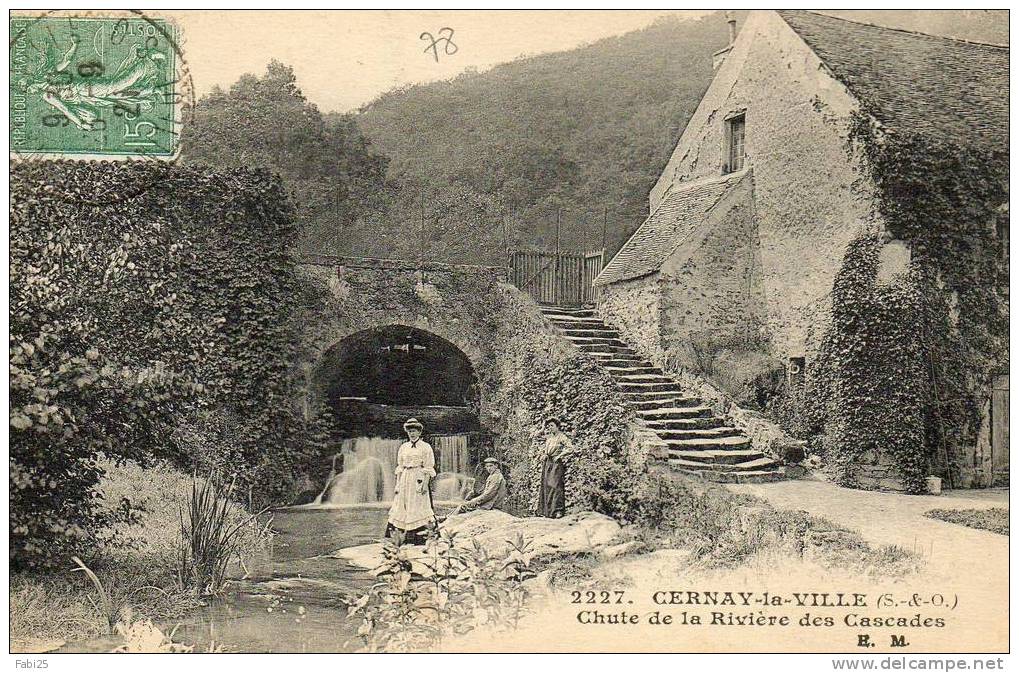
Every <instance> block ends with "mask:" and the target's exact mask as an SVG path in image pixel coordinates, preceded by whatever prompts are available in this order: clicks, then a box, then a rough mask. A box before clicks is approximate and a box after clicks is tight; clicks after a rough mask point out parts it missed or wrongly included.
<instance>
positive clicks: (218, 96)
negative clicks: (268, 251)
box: [183, 60, 387, 252]
mask: <svg viewBox="0 0 1019 673" xmlns="http://www.w3.org/2000/svg"><path fill="white" fill-rule="evenodd" d="M183 158H184V160H185V161H186V162H188V163H196V164H204V165H207V166H212V167H214V168H215V169H217V170H222V169H225V168H239V167H252V168H265V169H268V170H270V171H273V172H275V173H278V174H279V175H280V176H281V178H282V180H283V184H284V185H285V187H286V189H287V192H288V194H289V195H290V196H291V198H292V199H293V200H294V202H295V203H296V204H297V213H296V216H297V223H298V226H299V228H300V230H301V232H302V238H303V241H304V242H305V244H304V247H305V249H308V250H311V251H315V252H321V251H322V250H323V249H325V250H329V249H333V248H334V247H335V243H336V239H338V240H340V241H342V239H343V237H344V235H345V234H347V233H348V232H347V229H349V228H350V227H351V226H353V225H354V223H355V222H357V220H358V219H359V218H360V217H361V216H362V215H363V214H364V213H365V212H366V211H367V210H368V209H369V208H370V207H372V205H373V204H374V203H375V201H376V199H377V197H378V196H379V195H380V194H381V193H383V192H384V191H385V188H386V186H385V173H386V164H387V160H386V159H385V158H384V157H382V156H381V155H379V154H375V153H373V152H372V151H371V148H370V143H369V142H368V140H367V139H366V138H365V137H364V135H363V134H362V133H361V131H360V129H359V128H358V125H357V122H356V121H355V120H354V118H352V117H350V116H336V117H332V118H330V119H328V120H326V119H323V117H322V114H321V113H320V112H319V110H318V108H317V107H316V106H315V105H314V104H312V103H309V102H308V100H307V99H306V98H305V97H304V94H302V93H301V90H300V89H299V88H298V87H297V80H296V77H295V76H294V71H293V69H292V68H291V67H289V66H286V65H283V64H282V63H280V62H278V61H275V60H273V61H271V62H270V63H269V65H268V67H267V68H266V72H265V75H263V76H262V77H255V76H254V75H244V76H242V77H241V78H240V79H239V80H238V81H237V82H235V83H234V84H233V85H232V86H231V87H230V90H229V91H225V92H224V91H222V90H221V89H219V88H218V87H217V88H215V89H213V91H212V92H211V93H209V94H207V95H206V96H203V97H202V99H201V100H199V101H198V104H197V106H196V108H195V115H194V122H193V126H192V128H190V129H188V142H187V144H186V145H185V150H184V153H183Z"/></svg>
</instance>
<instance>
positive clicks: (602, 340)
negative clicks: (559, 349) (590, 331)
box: [566, 335, 630, 350]
mask: <svg viewBox="0 0 1019 673" xmlns="http://www.w3.org/2000/svg"><path fill="white" fill-rule="evenodd" d="M566 338H567V339H569V340H570V342H571V343H574V344H576V345H577V346H593V345H602V344H604V345H606V346H619V347H622V348H625V349H627V350H630V346H629V345H628V344H627V343H626V342H625V341H623V340H622V339H619V338H618V337H596V336H595V337H590V336H569V335H567V336H566Z"/></svg>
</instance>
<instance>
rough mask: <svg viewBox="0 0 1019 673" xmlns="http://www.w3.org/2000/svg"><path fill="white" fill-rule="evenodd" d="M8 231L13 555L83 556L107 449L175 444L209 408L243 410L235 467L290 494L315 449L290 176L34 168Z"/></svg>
mask: <svg viewBox="0 0 1019 673" xmlns="http://www.w3.org/2000/svg"><path fill="white" fill-rule="evenodd" d="M124 194H130V195H132V196H131V198H123V195H124ZM10 229H11V231H10V239H11V250H10V267H11V268H10V281H11V296H10V319H11V335H10V365H9V366H10V398H11V408H10V430H11V432H10V444H11V463H10V486H11V500H10V505H11V518H10V531H11V545H10V559H11V563H12V564H13V565H14V566H15V567H23V566H26V565H36V564H46V563H50V562H54V563H65V562H66V561H67V560H68V558H69V555H70V554H71V553H74V552H83V551H86V550H87V549H88V547H89V546H90V545H92V544H94V543H95V542H96V536H97V534H98V531H99V530H101V529H102V528H103V527H104V526H105V525H107V524H109V523H110V521H109V520H107V519H104V517H103V513H102V512H100V511H99V510H98V509H97V508H96V507H95V496H96V485H97V483H98V481H99V478H100V476H101V474H102V468H101V467H100V466H99V456H100V455H106V456H109V457H119V458H133V459H139V458H144V457H146V456H151V455H166V454H167V447H169V446H171V445H172V443H173V442H172V440H171V435H172V433H173V432H174V430H175V429H176V427H177V425H178V422H179V421H180V420H181V419H182V417H191V418H192V419H194V418H195V417H196V416H195V415H196V414H198V417H199V418H200V416H201V413H202V412H199V411H198V410H199V409H200V408H205V409H217V410H224V413H225V414H226V416H228V417H231V418H234V419H236V423H235V425H236V432H234V435H235V436H236V437H237V438H238V443H239V446H238V447H236V448H237V449H239V451H240V453H241V455H242V464H239V465H237V468H238V470H239V471H240V472H242V474H243V475H244V478H246V479H248V478H250V483H251V484H252V485H253V486H255V487H261V488H262V489H263V491H264V493H265V498H266V499H271V498H279V497H280V494H279V492H278V490H274V489H277V486H276V484H279V483H280V482H281V481H282V482H284V483H286V482H285V480H281V479H279V476H280V475H289V474H293V467H294V465H295V464H299V463H301V462H302V461H303V460H305V459H306V457H307V456H308V455H309V453H310V451H309V447H308V444H309V440H308V439H307V434H308V432H309V427H308V424H307V423H305V421H304V419H303V417H302V416H301V415H300V414H299V413H298V410H297V409H294V408H293V407H292V405H290V404H289V403H287V400H288V399H290V398H291V396H290V391H291V390H292V387H293V386H294V385H295V382H294V381H293V378H292V377H293V372H292V370H291V365H292V363H293V362H294V361H295V359H296V358H295V355H294V353H295V349H296V348H297V347H298V346H297V342H298V340H299V339H298V331H297V330H299V329H300V328H301V321H300V319H298V318H297V317H296V315H297V313H298V312H299V311H300V310H302V303H301V302H302V301H304V300H305V299H307V297H305V295H304V294H303V289H302V288H303V286H302V285H301V284H300V283H299V282H298V280H297V278H296V275H295V267H294V263H293V259H292V258H291V256H290V255H291V253H290V249H291V247H292V245H293V242H294V241H295V240H296V236H297V230H296V227H295V226H294V223H293V218H292V214H291V209H290V206H289V204H288V201H287V199H286V196H285V194H284V192H283V190H282V188H281V187H280V185H279V183H278V181H277V180H276V179H275V178H273V177H271V176H269V175H267V174H265V173H262V172H257V171H247V170H235V171H231V172H228V173H220V174H208V173H204V172H202V171H200V170H194V169H183V168H180V167H177V166H173V167H167V166H165V165H162V164H160V165H156V164H154V163H151V162H149V163H145V162H127V163H120V162H110V163H98V162H96V163H83V162H68V163H55V162H31V163H22V164H18V165H16V166H14V167H13V168H12V169H11V213H10ZM214 436H215V433H211V434H210V437H211V438H214ZM207 441H208V442H209V443H211V442H212V441H213V440H212V439H208V440H207ZM265 447H271V455H269V456H268V458H267V457H266V450H265ZM230 459H232V458H230ZM276 460H278V461H279V462H280V463H281V465H280V466H279V467H276V466H275V465H273V464H272V463H271V462H269V461H276ZM267 463H268V464H267ZM242 465H243V466H247V467H251V468H254V469H250V470H246V469H242Z"/></svg>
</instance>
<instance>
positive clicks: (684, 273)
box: [659, 175, 765, 361]
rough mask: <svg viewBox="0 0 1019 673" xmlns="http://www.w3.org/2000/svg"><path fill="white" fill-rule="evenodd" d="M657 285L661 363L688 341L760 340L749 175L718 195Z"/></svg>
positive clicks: (760, 292)
mask: <svg viewBox="0 0 1019 673" xmlns="http://www.w3.org/2000/svg"><path fill="white" fill-rule="evenodd" d="M659 287H660V294H661V332H662V342H663V348H664V350H665V354H666V360H667V361H669V360H672V359H673V358H672V357H671V356H673V355H674V354H676V353H677V352H682V351H683V350H684V349H686V348H688V347H689V343H690V341H691V340H697V339H701V340H703V339H710V340H712V341H714V342H716V343H719V342H728V343H733V342H736V341H739V342H741V343H748V342H751V343H757V342H758V341H759V340H760V337H761V334H760V329H761V326H762V325H763V321H764V312H765V311H764V290H763V283H762V275H761V265H760V258H759V255H758V249H757V230H756V225H755V222H754V205H753V178H752V176H751V175H747V176H746V177H745V178H744V179H743V180H742V181H741V182H740V183H739V184H738V185H736V186H735V187H733V188H732V189H731V190H730V191H729V192H728V193H727V194H726V195H725V196H723V197H722V199H721V200H720V201H719V203H717V204H716V205H715V206H714V207H713V208H712V209H711V210H710V211H709V213H708V214H707V216H706V217H705V218H704V222H702V223H701V224H700V226H698V227H697V228H696V229H695V230H694V232H693V233H692V234H691V236H690V237H689V238H688V239H687V240H686V241H685V242H683V243H682V244H681V245H680V246H679V247H678V248H677V249H676V251H675V252H674V253H673V254H672V255H671V256H670V257H669V258H668V259H667V260H666V261H665V263H664V264H663V265H662V270H661V274H660V279H659Z"/></svg>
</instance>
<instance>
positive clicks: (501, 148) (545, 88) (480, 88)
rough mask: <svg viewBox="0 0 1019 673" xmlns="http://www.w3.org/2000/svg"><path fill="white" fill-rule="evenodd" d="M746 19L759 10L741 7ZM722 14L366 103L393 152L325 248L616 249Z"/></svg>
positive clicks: (943, 23) (459, 252)
mask: <svg viewBox="0 0 1019 673" xmlns="http://www.w3.org/2000/svg"><path fill="white" fill-rule="evenodd" d="M826 13H829V14H833V15H838V16H842V17H844V18H849V19H853V20H858V21H865V22H871V23H877V24H881V25H886V26H890V27H900V28H905V29H910V30H921V31H928V32H931V33H935V34H942V35H947V36H952V37H960V38H965V39H977V40H986V41H999V42H1000V41H1007V30H1008V29H1007V26H1008V18H1007V12H1004V13H1003V12H1000V11H999V12H988V11H984V10H968V11H965V12H951V13H947V12H895V11H876V10H856V11H828V12H826ZM736 17H737V19H738V22H739V26H742V24H743V20H744V19H745V18H746V12H736ZM726 41H727V26H726V25H725V16H724V14H723V12H721V11H719V12H715V13H714V14H711V15H709V16H706V17H704V18H701V19H699V20H692V21H691V20H681V19H679V18H676V17H668V18H664V19H662V20H660V21H658V22H657V23H655V24H654V25H652V26H650V27H648V28H646V29H644V30H640V31H635V32H631V33H626V34H624V35H621V36H619V37H614V38H609V39H605V40H600V41H598V42H595V43H593V44H590V45H587V46H583V47H580V48H577V49H574V50H571V51H567V52H559V53H551V54H543V55H540V56H535V57H528V58H521V59H519V60H517V61H514V62H512V63H507V64H504V65H500V66H497V67H495V68H493V69H491V70H489V71H486V72H483V73H477V72H468V73H465V74H463V75H461V76H460V77H457V78H456V79H453V80H451V81H444V82H435V83H431V84H423V85H415V86H409V87H405V88H402V89H397V90H394V91H390V92H388V93H385V94H383V95H382V96H380V97H379V98H378V99H376V100H375V101H373V102H371V103H369V104H368V105H366V106H365V107H364V108H362V109H361V110H360V111H359V113H357V114H356V115H353V117H354V121H356V126H353V125H352V122H351V119H350V116H348V115H337V114H333V115H329V116H328V117H329V118H330V119H331V120H332V121H335V122H342V123H343V124H345V125H346V126H348V127H351V128H356V127H360V129H361V131H362V132H363V133H364V134H365V136H366V137H367V138H368V140H370V142H371V151H372V152H377V153H379V154H381V155H384V156H385V157H387V158H388V159H389V164H388V171H387V187H386V189H385V191H384V194H383V195H382V197H381V198H380V200H379V201H380V204H381V205H379V204H376V205H375V206H373V207H372V209H371V210H370V211H368V213H367V214H366V215H364V216H363V217H361V218H360V219H359V220H358V221H357V222H354V223H351V222H349V221H347V222H340V221H338V222H337V223H336V226H332V227H325V231H328V232H329V233H328V235H324V236H322V238H321V239H320V240H319V239H318V238H317V237H312V238H314V239H316V240H313V241H312V243H313V247H315V248H316V249H320V250H323V251H329V252H337V253H341V254H354V255H369V256H386V257H407V258H415V257H419V256H420V257H425V258H431V259H444V260H447V261H463V262H477V263H502V262H503V261H504V260H505V256H504V252H505V249H506V247H507V245H510V246H525V247H530V246H540V247H551V246H553V245H554V244H555V236H556V233H555V232H556V219H557V216H558V217H559V218H560V219H561V223H562V245H563V248H564V249H568V250H581V249H586V250H591V249H598V248H600V247H602V243H603V226H604V242H605V247H606V248H607V252H608V254H609V255H611V254H613V253H614V252H615V251H616V250H617V249H618V248H619V246H620V245H622V243H623V242H624V241H625V240H626V238H627V237H628V236H629V235H630V234H631V233H632V232H633V231H634V229H636V227H637V226H639V224H640V223H641V222H642V221H643V219H644V217H646V215H647V194H648V191H649V190H650V188H651V186H652V185H653V184H654V181H655V180H656V179H657V177H658V175H659V173H660V171H661V170H662V168H663V167H664V165H665V163H666V161H667V159H668V157H669V154H670V153H671V151H672V149H673V147H674V146H675V144H676V142H677V141H678V139H679V137H680V134H681V133H682V131H683V128H684V127H685V125H686V123H687V121H688V120H689V118H690V116H691V115H692V114H693V112H694V110H695V109H696V107H697V104H698V102H699V101H700V98H701V96H702V94H703V93H704V91H705V89H707V87H708V84H709V83H710V81H711V77H712V74H713V71H712V67H711V54H712V53H713V52H715V51H717V50H718V49H720V48H722V47H723V46H725V43H726Z"/></svg>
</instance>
